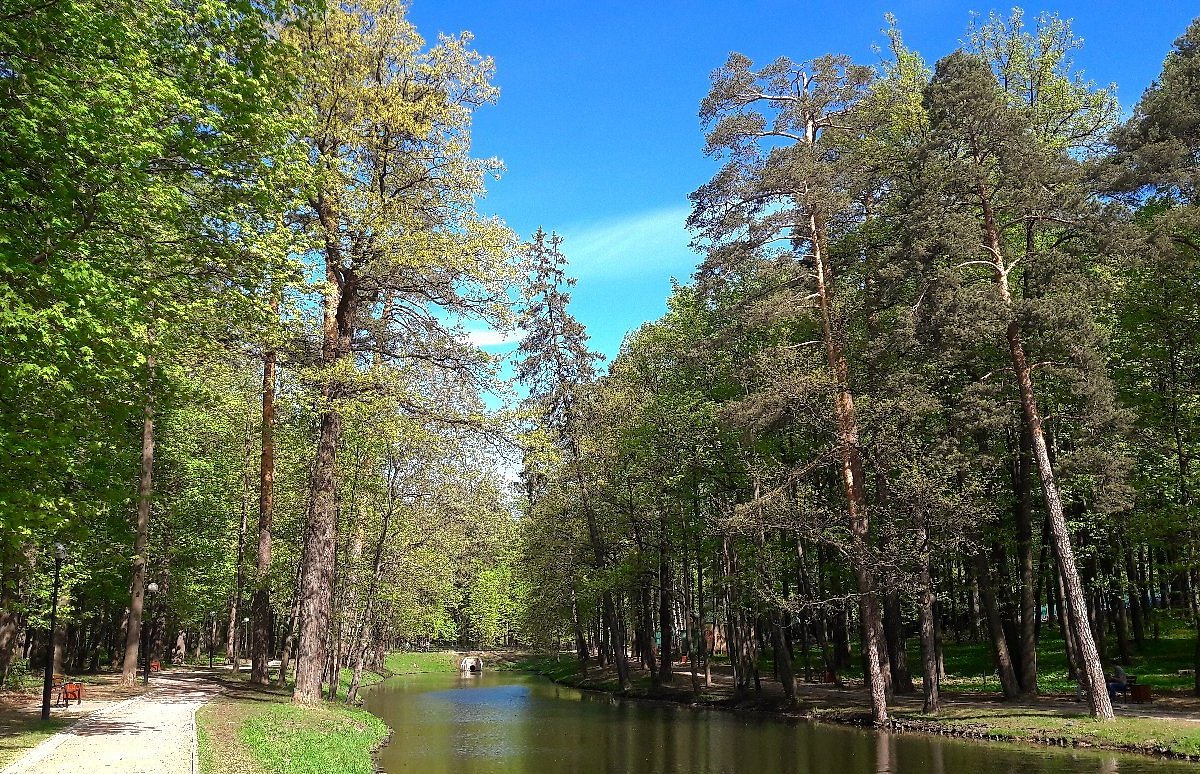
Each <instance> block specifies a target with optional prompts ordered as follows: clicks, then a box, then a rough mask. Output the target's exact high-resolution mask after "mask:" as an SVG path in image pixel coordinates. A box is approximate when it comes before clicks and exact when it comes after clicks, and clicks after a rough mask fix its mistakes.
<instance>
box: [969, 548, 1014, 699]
mask: <svg viewBox="0 0 1200 774" xmlns="http://www.w3.org/2000/svg"><path fill="white" fill-rule="evenodd" d="M975 571H976V575H977V576H978V581H979V594H980V597H981V598H982V601H983V611H984V618H985V620H986V621H987V627H988V634H990V635H991V638H992V655H993V657H994V663H995V665H996V673H997V674H998V675H999V677H1000V687H1001V689H1002V690H1003V691H1004V697H1005V698H1006V699H1011V698H1014V697H1016V696H1020V695H1021V686H1020V685H1019V684H1018V683H1017V673H1016V671H1015V670H1014V669H1013V664H1012V657H1011V656H1010V654H1009V652H1008V640H1007V639H1006V638H1005V636H1004V623H1003V621H1001V620H1000V610H999V607H998V606H997V605H996V591H995V587H994V585H993V581H992V573H991V572H990V571H989V569H988V562H987V557H986V556H984V554H983V552H982V551H980V552H979V553H977V554H976V555H975Z"/></svg>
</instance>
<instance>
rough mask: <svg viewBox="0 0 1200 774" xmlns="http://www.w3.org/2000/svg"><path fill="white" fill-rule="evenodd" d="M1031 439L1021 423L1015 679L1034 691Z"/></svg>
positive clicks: (1035, 619) (1025, 690)
mask: <svg viewBox="0 0 1200 774" xmlns="http://www.w3.org/2000/svg"><path fill="white" fill-rule="evenodd" d="M1030 453H1031V442H1030V439H1029V429H1028V428H1027V427H1025V426H1024V423H1022V427H1021V440H1020V449H1019V452H1018V454H1017V476H1016V490H1017V492H1016V495H1017V498H1016V500H1017V503H1016V516H1017V561H1018V563H1019V564H1020V568H1021V615H1020V619H1019V623H1020V636H1019V638H1018V640H1017V641H1018V643H1019V649H1018V651H1017V654H1018V657H1019V658H1020V662H1019V665H1018V671H1017V679H1018V681H1019V682H1020V684H1021V691H1022V693H1025V694H1036V693H1037V692H1038V685H1037V623H1038V615H1039V612H1040V611H1039V609H1038V606H1037V600H1036V591H1037V590H1036V588H1035V585H1036V579H1035V577H1034V571H1033V497H1032V493H1031V492H1030V488H1029V483H1030V482H1029V478H1030V476H1029V472H1030V467H1031V465H1030V462H1031V460H1030Z"/></svg>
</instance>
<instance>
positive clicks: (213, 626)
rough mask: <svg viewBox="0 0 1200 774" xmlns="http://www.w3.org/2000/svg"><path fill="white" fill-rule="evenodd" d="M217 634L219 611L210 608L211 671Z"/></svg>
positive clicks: (209, 659)
mask: <svg viewBox="0 0 1200 774" xmlns="http://www.w3.org/2000/svg"><path fill="white" fill-rule="evenodd" d="M216 634H217V611H216V610H209V611H208V668H209V670H210V671H211V670H212V661H213V640H215V639H216Z"/></svg>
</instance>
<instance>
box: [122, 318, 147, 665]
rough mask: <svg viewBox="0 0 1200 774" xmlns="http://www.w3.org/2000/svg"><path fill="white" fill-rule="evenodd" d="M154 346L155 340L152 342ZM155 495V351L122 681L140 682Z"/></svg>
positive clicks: (144, 425) (144, 419)
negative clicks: (147, 571) (151, 514)
mask: <svg viewBox="0 0 1200 774" xmlns="http://www.w3.org/2000/svg"><path fill="white" fill-rule="evenodd" d="M150 346H151V347H153V338H152V339H151V344H150ZM153 496H154V352H153V350H152V349H151V351H150V352H148V353H147V354H146V403H145V406H144V408H143V410H142V463H141V469H140V471H139V473H138V505H137V524H136V525H135V528H134V540H133V578H132V579H131V580H130V582H129V625H128V627H127V628H126V630H125V660H124V661H123V662H122V665H121V682H122V684H124V685H135V684H136V683H137V668H138V656H139V655H140V653H139V648H140V646H141V642H142V625H143V622H142V610H143V606H144V604H145V601H146V596H145V595H146V549H147V546H148V545H149V541H150V504H151V502H150V501H151V498H152V497H153Z"/></svg>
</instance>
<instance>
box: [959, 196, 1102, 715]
mask: <svg viewBox="0 0 1200 774" xmlns="http://www.w3.org/2000/svg"><path fill="white" fill-rule="evenodd" d="M978 189H979V198H980V202H981V204H982V207H983V216H984V235H985V237H986V239H987V248H988V250H989V252H990V253H991V254H992V257H993V259H994V267H995V271H994V278H995V287H996V290H997V293H998V294H999V296H1000V299H1001V301H1003V303H1004V305H1005V306H1006V307H1010V308H1011V306H1012V296H1011V294H1010V291H1009V287H1008V274H1009V271H1010V268H1011V267H1010V266H1008V265H1007V264H1006V263H1005V261H1004V253H1003V252H1002V249H1001V243H1000V232H999V230H998V227H997V225H996V219H995V215H994V213H993V211H992V206H991V200H990V198H989V196H988V193H987V190H986V188H985V186H984V182H983V178H982V177H981V178H980V179H979V181H978ZM1005 337H1006V338H1007V340H1008V350H1009V355H1010V357H1011V360H1012V371H1013V375H1014V377H1015V378H1016V382H1017V389H1018V391H1019V393H1020V396H1021V410H1022V413H1023V415H1024V418H1025V426H1026V427H1027V428H1028V430H1029V436H1030V441H1031V444H1032V449H1033V458H1034V461H1035V463H1036V465H1037V469H1038V474H1039V475H1040V477H1041V481H1042V494H1043V496H1044V498H1045V501H1046V508H1047V510H1048V511H1049V512H1050V532H1051V535H1052V536H1053V541H1054V552H1055V556H1056V557H1057V559H1058V566H1059V571H1060V573H1061V574H1062V580H1063V596H1064V598H1065V599H1064V600H1063V601H1064V602H1065V603H1066V607H1067V609H1068V610H1069V611H1070V621H1071V626H1072V627H1073V632H1072V633H1073V634H1074V635H1075V644H1076V647H1077V648H1078V651H1079V660H1080V677H1081V679H1082V680H1083V685H1084V689H1085V692H1086V694H1087V698H1088V707H1089V709H1090V710H1091V714H1092V716H1093V717H1095V718H1100V719H1103V720H1109V719H1111V718H1112V717H1113V710H1112V702H1111V701H1109V698H1108V687H1107V683H1106V681H1105V679H1104V671H1103V670H1102V668H1101V666H1100V655H1099V652H1098V651H1097V650H1096V641H1095V639H1094V638H1093V637H1092V631H1091V629H1090V627H1089V626H1088V617H1087V602H1086V598H1085V596H1084V593H1083V584H1082V583H1081V582H1080V580H1079V568H1078V567H1077V566H1076V565H1075V552H1074V549H1073V548H1072V547H1071V534H1070V530H1069V529H1068V527H1067V520H1066V516H1065V515H1064V513H1063V504H1062V498H1061V496H1060V495H1059V491H1058V482H1057V481H1056V480H1055V478H1054V469H1053V468H1052V467H1051V465H1050V452H1049V450H1048V449H1047V447H1046V436H1045V433H1044V431H1043V429H1042V417H1041V414H1040V412H1039V411H1038V404H1037V397H1036V395H1035V393H1034V390H1033V379H1032V377H1031V369H1030V367H1029V361H1028V359H1027V358H1026V355H1025V344H1024V342H1023V341H1022V338H1021V328H1020V324H1019V323H1018V321H1017V320H1015V319H1013V320H1011V321H1010V322H1009V324H1008V327H1007V329H1006V330H1005Z"/></svg>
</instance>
